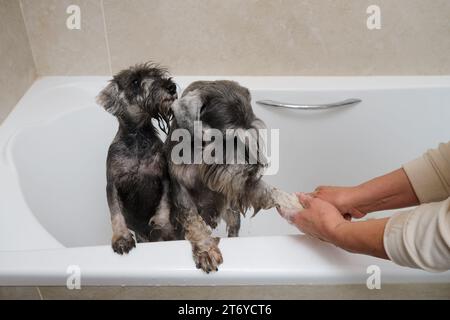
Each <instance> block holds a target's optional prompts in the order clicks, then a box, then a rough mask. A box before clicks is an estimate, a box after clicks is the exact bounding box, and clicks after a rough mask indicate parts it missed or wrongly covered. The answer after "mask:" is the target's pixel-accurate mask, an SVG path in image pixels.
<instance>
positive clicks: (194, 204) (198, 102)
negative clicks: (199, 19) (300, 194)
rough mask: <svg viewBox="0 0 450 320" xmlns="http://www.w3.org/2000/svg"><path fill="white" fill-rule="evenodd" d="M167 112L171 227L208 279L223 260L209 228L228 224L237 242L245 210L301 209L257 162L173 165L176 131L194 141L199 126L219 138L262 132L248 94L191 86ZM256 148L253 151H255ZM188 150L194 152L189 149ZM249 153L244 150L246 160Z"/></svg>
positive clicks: (216, 85)
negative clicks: (266, 179) (185, 242)
mask: <svg viewBox="0 0 450 320" xmlns="http://www.w3.org/2000/svg"><path fill="white" fill-rule="evenodd" d="M172 111H173V115H174V119H173V121H172V123H171V129H170V132H169V135H168V138H167V140H166V143H165V153H166V157H167V159H168V160H169V165H168V166H169V174H170V183H171V192H170V199H171V201H170V202H171V213H170V217H171V223H172V226H173V228H174V232H175V234H176V237H177V238H179V239H183V238H184V239H186V240H189V241H190V242H191V245H192V252H193V257H194V261H195V263H196V266H197V268H199V269H202V270H204V271H205V272H207V273H209V272H211V271H217V270H218V266H219V265H220V264H221V263H222V262H223V258H222V254H221V252H220V249H219V247H218V244H219V238H215V237H213V236H212V230H211V228H215V227H216V226H217V224H218V222H219V221H220V219H223V220H224V221H225V222H226V224H227V230H228V236H232V237H233V236H238V232H239V228H240V214H245V212H246V211H247V209H248V208H253V209H254V210H255V213H256V212H257V211H258V210H260V209H269V208H272V207H275V206H280V207H284V208H296V209H301V208H302V207H301V205H300V204H299V203H298V200H297V198H296V197H295V196H293V195H291V194H288V193H285V192H283V191H281V190H278V189H276V188H274V187H272V186H270V185H268V184H266V183H265V182H264V181H263V180H262V179H261V178H262V175H263V172H264V169H265V166H266V164H265V163H264V162H262V161H260V160H259V159H260V158H258V159H257V161H256V162H254V163H249V162H247V161H246V162H245V163H229V162H226V161H216V162H214V163H209V164H208V163H204V162H202V163H200V164H195V163H192V162H191V163H179V162H177V163H176V162H174V161H173V158H172V156H173V154H172V153H173V151H174V150H175V148H176V146H177V144H178V142H176V139H173V133H174V132H176V130H177V129H184V130H187V131H188V132H189V134H190V135H191V136H192V140H191V141H194V140H195V137H194V130H195V126H194V123H195V122H196V121H201V123H202V127H203V128H205V130H207V129H210V128H213V129H217V130H219V131H220V132H222V133H223V135H224V136H226V131H227V129H243V130H249V129H262V128H265V125H264V123H263V122H262V121H261V120H260V119H258V118H257V117H256V116H255V114H254V113H253V110H252V106H251V97H250V92H249V90H248V89H246V88H244V87H242V86H240V85H239V84H238V83H236V82H233V81H198V82H194V83H192V84H191V85H190V86H188V87H187V88H186V89H185V91H184V92H183V95H182V97H181V98H180V99H179V100H176V101H175V102H174V103H173V104H172ZM234 138H235V137H232V139H234ZM172 140H174V141H172ZM210 143H211V142H210V141H205V139H203V138H202V141H201V144H200V148H202V149H203V150H205V149H207V148H208V146H209V145H210ZM232 145H233V148H235V147H236V146H237V144H234V142H233V144H232ZM261 147H262V146H260V145H258V146H257V148H258V149H260V148H261ZM191 148H192V150H193V149H194V148H195V146H194V144H192V145H191ZM224 153H225V154H226V153H227V150H225V152H224ZM248 153H249V150H248V149H246V157H245V158H246V159H248ZM225 157H227V156H225ZM219 160H221V159H219Z"/></svg>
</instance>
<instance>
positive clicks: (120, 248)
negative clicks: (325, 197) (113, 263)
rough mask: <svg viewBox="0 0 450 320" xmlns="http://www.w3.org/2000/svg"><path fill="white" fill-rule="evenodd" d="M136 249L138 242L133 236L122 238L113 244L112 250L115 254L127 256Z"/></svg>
mask: <svg viewBox="0 0 450 320" xmlns="http://www.w3.org/2000/svg"><path fill="white" fill-rule="evenodd" d="M135 247H136V241H134V238H133V236H132V235H131V234H129V235H127V236H121V237H120V238H118V239H116V240H115V241H113V242H112V248H113V250H114V252H115V253H118V254H124V253H125V254H126V253H128V252H130V251H131V249H133V248H135Z"/></svg>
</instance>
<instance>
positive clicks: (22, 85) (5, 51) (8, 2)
mask: <svg viewBox="0 0 450 320" xmlns="http://www.w3.org/2000/svg"><path fill="white" fill-rule="evenodd" d="M35 78H36V71H35V68H34V62H33V56H32V54H31V50H30V46H29V43H28V37H27V32H26V29H25V24H24V22H23V19H22V13H21V8H20V3H19V1H18V0H0V123H1V122H2V121H3V119H4V118H5V117H6V116H7V114H8V113H9V112H10V111H11V109H12V108H13V107H14V106H15V105H16V103H17V101H19V99H20V98H21V97H22V95H23V94H24V93H25V91H26V90H27V89H28V87H29V86H30V85H31V84H32V82H33V81H34V79H35Z"/></svg>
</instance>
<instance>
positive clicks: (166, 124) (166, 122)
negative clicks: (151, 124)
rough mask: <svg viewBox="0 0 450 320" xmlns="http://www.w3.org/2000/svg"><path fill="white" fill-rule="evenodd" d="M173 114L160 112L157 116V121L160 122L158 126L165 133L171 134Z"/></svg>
mask: <svg viewBox="0 0 450 320" xmlns="http://www.w3.org/2000/svg"><path fill="white" fill-rule="evenodd" d="M172 118H173V116H172V115H171V114H170V115H167V114H161V113H158V114H157V115H156V117H155V119H156V121H157V122H158V127H159V129H161V131H162V132H164V133H165V134H169V131H170V122H171V121H172Z"/></svg>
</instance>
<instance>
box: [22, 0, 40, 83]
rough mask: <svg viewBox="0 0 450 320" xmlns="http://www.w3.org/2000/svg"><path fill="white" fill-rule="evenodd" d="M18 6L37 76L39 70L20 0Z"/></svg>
mask: <svg viewBox="0 0 450 320" xmlns="http://www.w3.org/2000/svg"><path fill="white" fill-rule="evenodd" d="M19 7H20V12H21V13H22V20H23V24H24V26H25V32H26V34H27V40H28V47H29V48H30V52H31V58H32V59H33V64H34V72H35V76H36V77H39V72H38V68H37V63H36V56H35V53H34V50H33V46H32V45H31V38H30V31H29V30H28V25H27V22H26V19H25V13H24V11H23V3H22V0H19Z"/></svg>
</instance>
